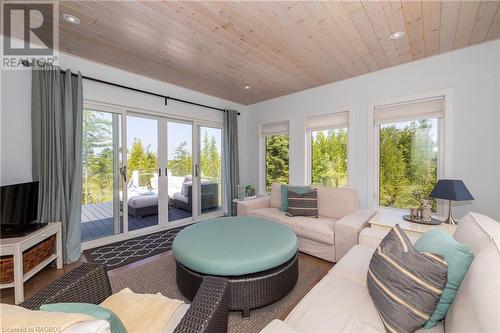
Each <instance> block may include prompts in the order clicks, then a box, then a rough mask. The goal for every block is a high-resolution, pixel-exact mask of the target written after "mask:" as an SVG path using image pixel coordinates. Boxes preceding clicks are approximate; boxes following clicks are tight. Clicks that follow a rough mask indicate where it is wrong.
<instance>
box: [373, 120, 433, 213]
mask: <svg viewBox="0 0 500 333" xmlns="http://www.w3.org/2000/svg"><path fill="white" fill-rule="evenodd" d="M431 131H435V134H436V133H437V130H436V128H435V127H434V128H433V126H432V124H431V123H430V121H429V120H421V121H418V122H411V123H409V124H408V125H406V126H404V127H403V126H396V125H394V124H391V125H384V126H382V127H381V129H380V173H379V181H380V190H379V204H380V205H381V206H388V207H396V208H411V207H418V206H419V204H420V203H419V202H418V199H417V197H416V196H415V193H420V194H421V195H422V197H428V195H429V193H430V192H431V191H432V189H433V188H434V185H435V184H436V181H437V156H438V154H437V143H436V142H434V140H433V137H432V135H431ZM433 209H434V210H435V209H436V203H435V202H433Z"/></svg>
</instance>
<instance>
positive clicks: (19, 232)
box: [0, 182, 46, 238]
mask: <svg viewBox="0 0 500 333" xmlns="http://www.w3.org/2000/svg"><path fill="white" fill-rule="evenodd" d="M37 211H38V182H29V183H22V184H12V185H4V186H0V227H1V230H0V231H1V232H0V236H1V238H9V237H22V236H25V235H27V234H28V233H30V232H33V231H35V230H37V229H38V228H40V227H43V226H44V225H46V223H38V219H37Z"/></svg>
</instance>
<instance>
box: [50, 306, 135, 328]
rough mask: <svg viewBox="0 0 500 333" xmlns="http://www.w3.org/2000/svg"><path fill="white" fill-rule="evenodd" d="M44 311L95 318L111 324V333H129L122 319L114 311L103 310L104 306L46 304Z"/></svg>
mask: <svg viewBox="0 0 500 333" xmlns="http://www.w3.org/2000/svg"><path fill="white" fill-rule="evenodd" d="M40 310H42V311H49V312H65V313H81V314H86V315H88V316H91V317H94V318H95V319H102V320H106V321H108V322H109V326H111V333H127V330H126V329H125V326H124V325H123V323H122V321H121V320H120V318H118V317H117V316H116V314H114V312H113V311H111V310H108V309H106V308H103V307H102V306H99V305H95V304H90V303H55V304H44V305H42V306H41V307H40Z"/></svg>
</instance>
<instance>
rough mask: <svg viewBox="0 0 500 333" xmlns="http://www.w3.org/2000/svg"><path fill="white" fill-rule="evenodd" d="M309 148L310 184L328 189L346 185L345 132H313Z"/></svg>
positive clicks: (343, 130) (344, 130) (338, 130)
mask: <svg viewBox="0 0 500 333" xmlns="http://www.w3.org/2000/svg"><path fill="white" fill-rule="evenodd" d="M311 147H312V160H311V171H312V177H311V182H312V184H315V185H322V186H328V187H338V186H345V185H347V130H346V129H336V130H329V131H318V132H315V133H314V135H313V138H312V142H311Z"/></svg>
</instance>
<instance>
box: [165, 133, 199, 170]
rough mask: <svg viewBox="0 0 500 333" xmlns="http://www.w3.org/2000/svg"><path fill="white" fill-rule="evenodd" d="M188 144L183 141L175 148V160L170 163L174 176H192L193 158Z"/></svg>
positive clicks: (169, 167)
mask: <svg viewBox="0 0 500 333" xmlns="http://www.w3.org/2000/svg"><path fill="white" fill-rule="evenodd" d="M187 146H188V143H187V142H186V141H183V142H181V143H180V144H179V146H177V148H175V151H174V159H173V160H170V161H168V169H169V170H170V171H171V172H172V175H173V176H180V177H184V176H187V175H191V173H192V168H193V158H192V157H191V153H190V152H189V150H188V148H187Z"/></svg>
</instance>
